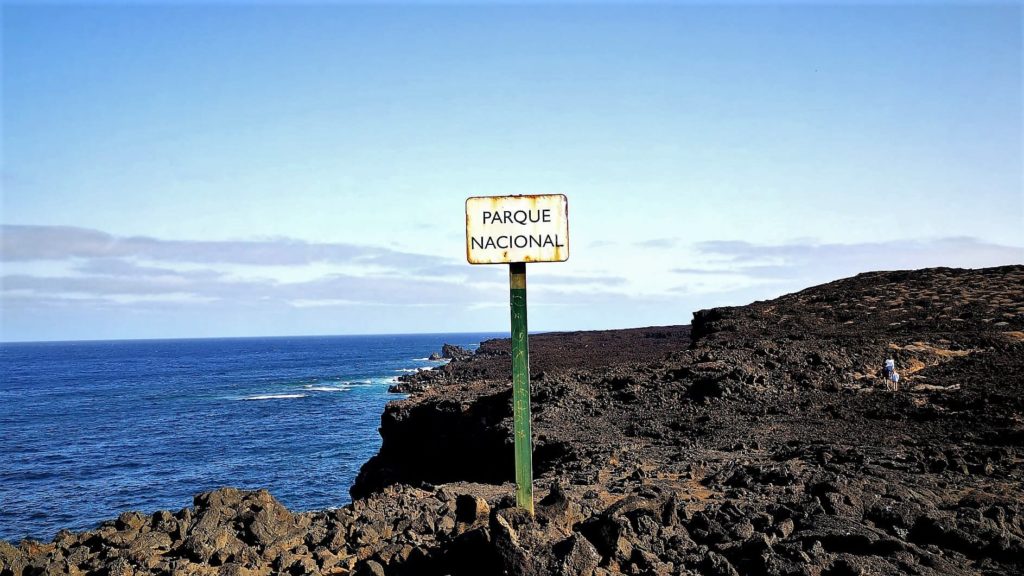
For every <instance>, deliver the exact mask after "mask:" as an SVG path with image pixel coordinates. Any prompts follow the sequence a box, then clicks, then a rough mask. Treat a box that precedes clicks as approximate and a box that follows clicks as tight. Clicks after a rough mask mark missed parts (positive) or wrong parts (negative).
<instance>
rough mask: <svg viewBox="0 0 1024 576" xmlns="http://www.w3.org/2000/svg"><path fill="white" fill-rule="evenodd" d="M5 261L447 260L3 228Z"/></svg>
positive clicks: (281, 241)
mask: <svg viewBox="0 0 1024 576" xmlns="http://www.w3.org/2000/svg"><path fill="white" fill-rule="evenodd" d="M0 258H2V260H3V261H5V262H29V261H40V260H70V259H74V258H81V259H93V258H105V259H111V258H115V259H116V258H138V259H143V260H149V261H156V262H176V263H197V264H242V265H252V266H304V265H309V264H314V263H320V262H325V263H333V264H362V265H375V266H383V267H390V268H409V267H416V266H428V265H431V264H439V263H442V262H444V261H445V259H443V258H440V257H437V256H430V255H424V254H413V253H409V252H401V251H398V250H392V249H389V248H383V247H379V246H364V245H359V244H349V243H342V242H306V241H304V240H296V239H293V238H268V239H258V240H228V241H215V240H162V239H157V238H151V237H148V236H114V235H112V234H108V233H106V232H102V231H99V230H92V229H89V228H78V227H74V226H20V225H7V224H5V225H2V226H0Z"/></svg>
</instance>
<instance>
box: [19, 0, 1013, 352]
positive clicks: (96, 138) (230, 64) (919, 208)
mask: <svg viewBox="0 0 1024 576" xmlns="http://www.w3.org/2000/svg"><path fill="white" fill-rule="evenodd" d="M0 18H2V24H0V31H2V102H0V121H2V125H0V128H2V149H0V157H2V168H0V186H2V214H0V223H2V225H3V227H2V230H0V266H2V270H0V289H2V292H0V340H4V341H25V340H76V339H120V338H171V337H221V336H224V337H228V336H272V335H306V334H310V335H312V334H369V333H415V332H430V333H433V332H464V331H496V332H497V331H507V330H508V323H509V319H508V315H509V313H508V272H507V267H506V266H503V265H492V266H471V265H469V264H468V263H467V262H466V260H465V228H464V226H465V225H464V216H465V214H464V202H465V199H466V198H467V197H469V196H491V195H513V194H565V195H566V196H567V197H568V201H569V214H570V217H569V218H570V223H569V226H570V239H569V243H570V248H569V250H570V258H569V261H568V262H565V263H545V264H531V265H529V266H528V270H527V275H528V286H529V305H530V310H529V319H530V328H531V330H535V331H547V330H576V329H602V328H618V327H630V326H645V325H667V324H685V323H689V321H690V319H691V318H692V313H693V311H695V310H698V309H701V308H706V307H711V306H721V305H742V304H746V303H749V302H751V301H753V300H758V299H765V298H771V297H775V296H778V295H781V294H785V293H788V292H792V291H794V290H798V289H802V288H805V287H808V286H811V285H814V284H819V283H823V282H827V281H830V280H834V279H838V278H842V277H846V276H851V275H854V274H857V273H860V272H866V271H871V270H891V269H908V268H920V267H930V266H956V267H983V266H995V265H1004V264H1015V263H1016V264H1020V263H1024V248H1022V247H1024V165H1022V162H1024V161H1022V158H1024V151H1022V133H1024V114H1022V110H1024V108H1022V84H1024V83H1022V61H1021V59H1022V27H1024V26H1022V24H1024V13H1022V6H1021V4H1020V3H1007V4H966V3H965V4H955V3H953V4H950V3H942V4H932V3H913V4H909V3H908V4H899V3H884V4H878V3H875V4H856V3H843V4H817V3H792V4H789V3H781V4H757V3H744V4H719V5H715V4H687V3H683V4H671V3H660V4H645V5H626V4H609V3H603V4H590V3H573V4H564V5H548V4H544V3H533V4H526V5H515V4H472V3H457V4H430V3H410V4H402V3H392V4H379V5H366V4H345V3H319V4H316V3H314V4H306V5H301V6H299V5H284V4H278V3H273V2H264V3H260V4H250V3H245V2H230V3H227V2H226V3H220V4H217V3H199V2H194V3H184V4H178V5H175V4H173V3H142V4H140V5H126V4H116V3H104V4H92V3H87V2H78V3H12V2H4V3H3V4H2V13H0Z"/></svg>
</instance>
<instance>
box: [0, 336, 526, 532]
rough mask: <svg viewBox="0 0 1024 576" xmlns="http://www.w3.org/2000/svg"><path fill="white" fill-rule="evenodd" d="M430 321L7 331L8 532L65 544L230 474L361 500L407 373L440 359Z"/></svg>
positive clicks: (2, 394) (2, 410)
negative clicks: (69, 536) (166, 331)
mask: <svg viewBox="0 0 1024 576" xmlns="http://www.w3.org/2000/svg"><path fill="white" fill-rule="evenodd" d="M494 337H507V334H495V333H487V334H426V335H422V334H417V335H394V336H332V337H282V338H231V339H201V340H200V339H196V340H136V341H104V342H52V343H15V344H0V458H2V463H0V539H4V540H9V541H17V540H20V539H21V538H23V537H32V538H36V539H40V540H44V541H49V540H50V539H51V538H52V537H53V536H54V534H55V533H56V532H57V530H59V529H61V528H70V529H72V530H84V529H89V528H93V527H95V526H96V524H97V523H98V522H100V521H102V520H106V519H111V518H114V517H115V516H116V515H117V514H119V513H121V512H124V511H127V510H142V511H144V512H153V511H155V510H162V509H166V510H172V511H176V510H178V509H181V508H183V507H186V506H191V504H192V496H193V495H194V494H196V493H198V492H202V491H205V490H211V489H214V488H218V487H221V486H235V487H239V488H267V489H268V490H270V492H271V493H272V494H273V495H274V496H275V497H276V498H277V499H278V500H280V501H281V502H282V503H284V504H285V505H286V506H288V507H289V508H290V509H292V510H296V511H299V510H319V509H326V508H335V507H338V506H342V505H344V504H346V503H348V502H349V501H350V498H349V495H348V489H349V487H350V486H351V485H352V482H353V481H354V480H355V477H356V474H357V473H358V472H359V467H360V466H361V465H362V464H363V462H365V461H366V460H367V459H368V458H369V457H370V456H372V455H373V454H374V453H376V451H377V449H378V448H379V447H380V441H381V440H380V435H379V434H378V432H377V428H378V426H379V425H380V415H381V412H382V410H383V408H384V405H385V404H386V403H387V402H388V401H390V400H395V399H397V398H400V397H401V396H397V395H395V394H389V393H388V392H387V388H388V385H389V384H391V383H392V382H393V380H394V378H395V377H397V376H399V375H401V374H403V373H406V372H409V371H415V370H419V369H424V368H430V367H432V366H437V365H438V364H439V363H438V362H431V361H428V360H427V357H428V356H429V355H430V353H431V352H436V351H440V349H441V345H442V344H443V343H445V342H448V343H452V344H458V345H461V346H465V347H467V348H475V347H476V345H477V344H478V343H479V342H480V341H482V340H485V339H487V338H494Z"/></svg>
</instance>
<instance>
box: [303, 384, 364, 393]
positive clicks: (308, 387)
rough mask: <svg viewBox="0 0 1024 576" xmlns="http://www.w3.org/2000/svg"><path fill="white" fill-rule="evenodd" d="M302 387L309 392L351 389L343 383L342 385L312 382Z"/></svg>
mask: <svg viewBox="0 0 1024 576" xmlns="http://www.w3.org/2000/svg"><path fill="white" fill-rule="evenodd" d="M302 389H303V390H309V391H311V392H346V391H348V390H351V389H352V388H351V386H344V385H342V386H313V385H312V384H307V385H305V386H303V387H302Z"/></svg>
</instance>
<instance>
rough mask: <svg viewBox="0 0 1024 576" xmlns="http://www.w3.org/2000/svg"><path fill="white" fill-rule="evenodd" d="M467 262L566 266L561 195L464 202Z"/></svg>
mask: <svg viewBox="0 0 1024 576" xmlns="http://www.w3.org/2000/svg"><path fill="white" fill-rule="evenodd" d="M466 259H467V260H469V263H470V264H511V263H513V262H565V261H566V260H568V259H569V201H568V199H566V197H565V196H564V195H562V194H543V195H536V196H477V197H473V198H467V199H466Z"/></svg>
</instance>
